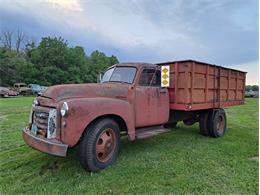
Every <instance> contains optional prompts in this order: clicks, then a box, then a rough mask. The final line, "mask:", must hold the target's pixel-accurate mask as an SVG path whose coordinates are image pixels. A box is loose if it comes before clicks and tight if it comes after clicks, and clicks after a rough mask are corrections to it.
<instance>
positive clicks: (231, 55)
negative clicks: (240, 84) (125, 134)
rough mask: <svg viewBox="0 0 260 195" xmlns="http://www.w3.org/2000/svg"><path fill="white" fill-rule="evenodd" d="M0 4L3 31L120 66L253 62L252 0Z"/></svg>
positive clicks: (3, 0)
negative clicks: (57, 39) (110, 57)
mask: <svg viewBox="0 0 260 195" xmlns="http://www.w3.org/2000/svg"><path fill="white" fill-rule="evenodd" d="M0 3H1V5H2V6H1V7H0V17H1V20H3V21H4V22H3V23H4V24H5V25H7V26H8V25H13V26H15V25H16V26H17V25H18V26H20V27H21V26H22V27H25V28H26V29H28V31H30V33H34V34H35V35H38V36H39V37H41V36H46V35H58V36H59V35H61V36H63V37H64V38H65V39H68V41H69V42H70V43H72V44H79V45H83V46H85V48H86V49H87V50H90V51H91V50H94V49H99V50H103V51H105V52H106V53H108V54H112V53H113V54H115V55H116V56H118V57H119V59H120V60H121V61H146V62H159V61H169V60H175V59H190V58H193V59H197V60H202V61H207V62H210V63H216V64H223V65H229V64H243V63H244V64H246V63H249V62H252V61H258V1H257V0H252V1H247V2H245V1H243V0H236V1H233V0H218V1H210V0H197V1H189V0H175V1H172V0H164V1H160V0H153V1H150V0H149V1H148V0H129V1H120V0H110V1H105V0H95V1H94V0H85V1H84V0H82V1H79V0H47V1H44V0H34V1H32V0H31V1H26V2H25V1H21V0H20V1H19V0H14V1H10V0H9V1H8V0H0ZM30 17H31V19H29V18H30ZM28 20H30V22H29V21H28ZM8 21H12V22H11V24H8ZM256 64H258V63H256ZM251 66H253V67H256V65H253V64H251Z"/></svg>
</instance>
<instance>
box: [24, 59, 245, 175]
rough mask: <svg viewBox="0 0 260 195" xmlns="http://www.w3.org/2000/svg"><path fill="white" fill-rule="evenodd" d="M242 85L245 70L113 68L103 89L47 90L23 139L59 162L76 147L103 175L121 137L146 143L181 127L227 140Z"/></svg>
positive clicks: (169, 65)
mask: <svg viewBox="0 0 260 195" xmlns="http://www.w3.org/2000/svg"><path fill="white" fill-rule="evenodd" d="M245 79H246V72H242V71H238V70H234V69H229V68H225V67H221V66H217V65H213V64H208V63H203V62H198V61H194V60H183V61H173V62H165V63H159V64H148V63H120V64H115V65H113V66H111V67H110V68H109V69H108V70H107V71H106V72H105V73H104V75H103V77H102V79H101V82H100V83H93V84H66V85H56V86H52V87H49V88H48V89H47V90H46V91H45V92H44V93H43V94H41V95H40V96H38V97H37V98H36V99H35V100H34V101H33V104H32V110H31V114H30V121H29V124H28V125H27V126H26V128H24V130H23V133H22V134H23V139H24V141H25V142H26V143H27V144H28V145H29V146H31V147H32V148H35V149H37V150H39V151H42V152H45V153H48V154H52V155H56V156H66V155H67V150H68V148H72V147H74V146H76V145H78V146H79V147H78V149H79V160H80V163H81V165H82V166H83V167H84V168H85V169H87V170H90V171H93V172H98V171H100V170H102V169H104V168H106V167H107V166H109V165H110V164H112V163H113V162H114V161H115V160H116V158H117V155H118V152H119V148H120V137H121V136H122V135H126V136H127V137H128V139H129V140H130V141H134V140H135V139H143V138H147V137H151V136H154V135H158V134H161V133H165V132H168V131H169V129H171V128H174V127H175V126H176V124H177V122H179V121H183V123H184V124H186V125H193V124H194V123H197V122H198V123H199V127H200V133H201V134H202V135H204V136H210V137H213V138H218V137H222V136H223V135H224V133H225V131H226V127H227V118H226V114H225V110H224V109H223V108H224V107H227V106H233V105H240V104H243V103H244V92H245Z"/></svg>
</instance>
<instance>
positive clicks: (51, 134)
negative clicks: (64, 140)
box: [31, 107, 57, 138]
mask: <svg viewBox="0 0 260 195" xmlns="http://www.w3.org/2000/svg"><path fill="white" fill-rule="evenodd" d="M56 115H57V112H56V109H51V108H46V107H34V109H33V124H32V129H31V131H32V132H33V133H34V134H35V135H39V136H41V137H45V138H55V137H56V128H57V127H56V120H57V119H56Z"/></svg>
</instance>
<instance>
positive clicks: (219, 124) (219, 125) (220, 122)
mask: <svg viewBox="0 0 260 195" xmlns="http://www.w3.org/2000/svg"><path fill="white" fill-rule="evenodd" d="M224 128H225V119H224V116H223V115H219V116H218V122H217V131H218V132H219V133H223V132H224Z"/></svg>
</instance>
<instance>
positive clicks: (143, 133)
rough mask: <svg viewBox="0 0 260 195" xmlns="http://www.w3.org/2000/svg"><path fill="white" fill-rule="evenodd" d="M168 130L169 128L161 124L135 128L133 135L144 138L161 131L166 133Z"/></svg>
mask: <svg viewBox="0 0 260 195" xmlns="http://www.w3.org/2000/svg"><path fill="white" fill-rule="evenodd" d="M169 131H170V129H166V128H164V127H163V126H153V127H145V128H138V129H136V132H135V136H136V139H145V138H149V137H153V136H155V135H159V134H162V133H167V132H169Z"/></svg>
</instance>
